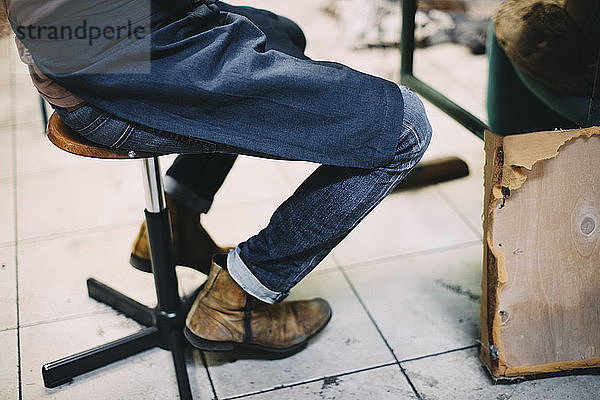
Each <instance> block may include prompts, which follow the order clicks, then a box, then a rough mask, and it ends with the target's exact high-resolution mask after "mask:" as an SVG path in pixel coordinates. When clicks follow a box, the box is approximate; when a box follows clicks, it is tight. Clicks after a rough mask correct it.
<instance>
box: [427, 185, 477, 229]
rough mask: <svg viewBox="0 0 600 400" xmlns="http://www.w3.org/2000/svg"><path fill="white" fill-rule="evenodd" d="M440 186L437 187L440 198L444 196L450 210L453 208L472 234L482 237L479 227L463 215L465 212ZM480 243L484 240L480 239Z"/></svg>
mask: <svg viewBox="0 0 600 400" xmlns="http://www.w3.org/2000/svg"><path fill="white" fill-rule="evenodd" d="M438 186H439V185H438ZM438 186H436V188H435V190H436V191H437V192H438V194H439V195H440V196H442V198H443V199H444V201H445V202H446V204H448V205H449V206H450V208H452V210H454V212H455V213H456V214H458V216H459V217H460V219H461V220H462V221H463V223H464V224H465V225H467V227H468V228H469V229H470V230H471V232H473V233H474V234H475V236H476V237H481V232H480V231H479V230H478V229H477V227H476V226H473V224H472V223H471V221H469V219H468V218H467V217H466V216H465V215H464V214H463V212H462V211H461V210H460V209H459V208H458V207H457V206H456V203H454V201H452V199H451V198H450V197H449V196H448V195H447V194H446V192H444V190H443V189H441V188H440V187H438ZM482 213H483V210H482ZM480 241H483V238H482V239H480Z"/></svg>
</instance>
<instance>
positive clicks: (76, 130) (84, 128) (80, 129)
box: [73, 113, 106, 132]
mask: <svg viewBox="0 0 600 400" xmlns="http://www.w3.org/2000/svg"><path fill="white" fill-rule="evenodd" d="M104 116H106V113H101V114H100V115H98V116H97V117H96V119H94V120H93V121H92V122H90V123H89V124H87V125H86V126H84V127H83V128H78V129H73V130H74V131H75V132H83V131H85V130H87V129H89V128H90V127H91V126H93V125H94V124H95V123H96V122H98V120H99V119H100V118H102V117H104Z"/></svg>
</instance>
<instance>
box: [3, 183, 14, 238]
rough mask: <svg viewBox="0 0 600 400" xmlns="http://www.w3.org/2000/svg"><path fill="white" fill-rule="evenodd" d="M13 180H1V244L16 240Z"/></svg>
mask: <svg viewBox="0 0 600 400" xmlns="http://www.w3.org/2000/svg"><path fill="white" fill-rule="evenodd" d="M14 193H15V190H14V183H13V182H12V180H3V181H0V245H2V244H6V243H13V242H14V241H15V197H14Z"/></svg>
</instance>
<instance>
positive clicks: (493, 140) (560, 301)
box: [480, 127, 600, 378]
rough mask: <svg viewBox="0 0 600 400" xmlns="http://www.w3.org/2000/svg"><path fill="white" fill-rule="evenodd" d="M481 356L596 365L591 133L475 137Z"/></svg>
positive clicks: (498, 369) (499, 372)
mask: <svg viewBox="0 0 600 400" xmlns="http://www.w3.org/2000/svg"><path fill="white" fill-rule="evenodd" d="M485 152H486V165H485V174H484V175H485V199H484V259H483V278H482V289H483V295H482V301H481V342H482V346H481V354H480V356H481V359H482V360H483V362H484V363H485V365H486V366H487V368H488V369H489V370H490V372H491V374H492V375H493V376H494V377H496V378H510V377H522V376H528V375H537V374H546V373H555V372H559V371H565V370H572V369H580V368H595V367H600V128H598V127H594V128H587V129H580V130H568V131H552V132H536V133H529V134H523V135H515V136H506V137H501V136H496V135H494V134H492V133H489V132H486V137H485Z"/></svg>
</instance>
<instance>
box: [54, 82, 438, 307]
mask: <svg viewBox="0 0 600 400" xmlns="http://www.w3.org/2000/svg"><path fill="white" fill-rule="evenodd" d="M399 90H401V92H402V96H403V99H404V107H405V109H404V121H403V122H402V125H401V126H398V127H396V131H397V143H398V145H397V148H396V153H395V156H394V158H393V160H392V161H391V162H389V163H388V164H386V165H381V166H379V167H378V168H375V169H361V168H351V167H341V166H335V165H322V166H320V167H319V168H317V170H315V172H314V173H313V174H312V175H311V176H309V177H308V178H307V179H306V180H305V181H304V182H303V183H302V185H301V186H300V187H299V188H298V189H297V190H296V191H295V193H294V194H293V195H292V196H291V197H290V198H289V199H287V200H286V201H285V202H284V203H283V204H282V205H281V206H280V207H279V208H278V209H277V210H276V211H275V212H274V214H273V216H272V217H271V220H270V222H269V224H268V226H267V227H266V228H264V229H263V230H262V231H260V232H259V233H257V234H256V235H254V236H252V237H250V238H249V239H248V240H246V241H245V242H242V243H240V244H239V245H238V246H237V248H236V249H235V250H232V251H231V252H230V253H229V255H228V257H227V269H228V271H229V273H230V274H231V275H232V277H233V278H234V279H235V280H236V281H237V282H238V283H239V284H240V286H242V287H243V288H244V290H246V291H247V292H248V293H250V294H252V295H253V296H255V297H257V298H259V299H261V300H263V301H265V302H268V303H275V302H279V301H281V300H283V299H284V298H285V297H286V296H287V295H288V294H289V291H290V289H291V288H292V287H293V286H294V285H296V284H297V283H298V282H299V281H300V280H301V279H302V278H304V277H305V276H306V275H307V274H308V273H309V272H310V271H311V270H313V269H314V268H315V267H316V266H317V265H318V264H319V263H320V262H321V261H322V260H323V258H325V256H326V255H327V254H328V253H329V252H331V250H332V249H333V248H334V247H335V246H336V245H337V244H338V243H339V242H340V241H341V240H342V239H343V238H344V237H346V236H347V235H348V233H350V231H351V230H352V229H353V228H354V227H356V225H357V224H358V223H359V222H360V221H361V220H362V219H363V218H364V217H365V216H366V215H367V214H368V213H369V212H370V211H371V210H373V208H374V207H375V206H376V205H377V204H379V202H381V200H383V199H384V198H385V197H386V196H387V195H388V194H389V193H390V192H391V191H392V190H393V188H394V187H395V186H396V185H397V184H398V183H399V182H400V181H401V180H402V179H403V178H404V177H405V176H406V175H407V174H408V172H409V171H410V170H411V169H412V168H413V167H414V166H415V165H416V164H417V162H418V161H419V160H420V159H421V157H422V156H423V153H424V152H425V150H426V148H427V146H428V145H429V141H430V138H431V134H432V131H431V126H430V125H429V122H428V120H427V116H426V114H425V109H424V107H423V104H422V103H421V101H420V99H419V98H418V97H417V96H416V95H415V94H414V93H412V92H411V91H410V90H409V89H407V88H405V87H401V88H400V89H399ZM57 112H58V113H59V115H60V117H61V118H62V119H63V121H64V122H65V123H66V124H67V125H69V126H70V127H71V128H72V129H74V130H75V131H77V132H79V133H80V134H82V135H83V136H85V137H87V138H88V139H90V140H91V141H93V142H96V143H99V144H102V145H106V146H111V147H117V148H123V149H135V150H138V151H151V152H160V153H165V154H166V153H187V154H189V153H195V154H200V156H199V157H206V158H205V160H210V158H211V157H219V156H222V157H230V155H231V154H251V155H255V156H256V155H259V156H260V155H261V154H259V153H255V152H248V151H245V150H244V149H236V148H232V147H230V146H225V145H221V144H218V143H211V142H207V141H202V140H196V139H190V138H189V137H185V136H180V135H175V134H172V133H168V132H162V131H156V130H153V129H148V128H144V127H141V126H137V125H134V124H131V123H129V122H127V121H123V120H120V119H118V118H115V117H112V116H111V115H108V114H107V113H105V112H103V111H101V110H98V109H97V108H94V107H92V106H88V105H86V106H83V107H81V108H79V109H77V110H75V111H72V112H67V111H66V110H64V109H57ZM207 164H210V162H207ZM182 165H187V167H185V168H190V170H188V171H187V172H186V173H187V174H189V176H194V175H195V176H197V177H198V181H199V182H200V181H205V182H211V177H210V176H209V175H207V174H208V172H209V171H203V170H199V169H195V168H201V167H202V162H198V163H194V162H190V163H183V164H182ZM205 165H206V164H205ZM227 165H228V164H227ZM228 168H230V166H229V167H227V166H226V167H225V168H224V169H223V170H221V171H215V172H216V173H215V176H214V179H215V180H214V181H212V183H220V182H222V179H223V177H224V175H225V174H226V172H227V171H226V169H227V170H228ZM214 187H218V184H216V185H214ZM191 191H192V192H193V191H194V189H191ZM407 234H410V232H407Z"/></svg>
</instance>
